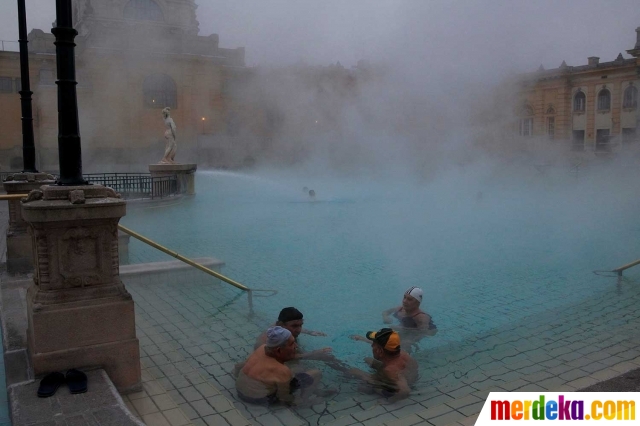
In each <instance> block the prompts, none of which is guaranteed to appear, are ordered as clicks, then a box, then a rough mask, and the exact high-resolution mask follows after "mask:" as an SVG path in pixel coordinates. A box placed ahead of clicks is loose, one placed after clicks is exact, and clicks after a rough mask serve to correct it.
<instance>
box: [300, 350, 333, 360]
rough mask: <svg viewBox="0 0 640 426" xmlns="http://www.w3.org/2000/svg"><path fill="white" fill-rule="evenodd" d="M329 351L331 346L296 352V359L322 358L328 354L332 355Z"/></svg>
mask: <svg viewBox="0 0 640 426" xmlns="http://www.w3.org/2000/svg"><path fill="white" fill-rule="evenodd" d="M331 351H332V349H331V348H322V349H316V350H315V351H310V352H302V353H297V354H296V359H315V360H323V359H326V358H327V357H329V356H333V355H332V354H331Z"/></svg>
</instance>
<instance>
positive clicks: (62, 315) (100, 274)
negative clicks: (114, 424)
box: [22, 185, 141, 392]
mask: <svg viewBox="0 0 640 426" xmlns="http://www.w3.org/2000/svg"><path fill="white" fill-rule="evenodd" d="M22 211H23V217H24V219H25V221H26V222H27V223H28V224H29V232H30V234H31V236H32V243H33V247H34V260H35V265H34V267H35V268H34V277H33V284H32V285H31V286H30V287H29V289H28V290H27V321H28V328H27V347H28V351H29V358H30V360H31V365H32V367H33V370H34V374H35V375H36V376H38V375H41V374H45V373H48V372H51V371H65V370H67V369H70V368H87V367H94V366H99V367H102V368H104V369H105V371H106V372H107V374H108V375H109V377H110V378H111V380H112V381H113V383H114V384H115V385H116V387H117V388H118V390H119V391H121V392H129V391H133V390H136V389H139V388H140V383H141V382H140V348H139V343H138V339H137V338H136V329H135V314H134V304H133V299H132V298H131V295H130V294H129V293H128V292H127V290H126V289H125V287H124V284H123V283H122V281H121V280H120V275H119V262H118V221H119V220H120V218H121V217H122V216H124V215H125V213H126V203H125V202H124V201H123V200H121V199H120V198H119V196H118V195H117V194H116V193H115V192H114V191H113V189H111V188H106V187H103V186H100V185H86V186H43V187H42V189H41V190H35V191H32V192H31V193H30V194H29V197H28V198H27V199H26V200H23V201H22Z"/></svg>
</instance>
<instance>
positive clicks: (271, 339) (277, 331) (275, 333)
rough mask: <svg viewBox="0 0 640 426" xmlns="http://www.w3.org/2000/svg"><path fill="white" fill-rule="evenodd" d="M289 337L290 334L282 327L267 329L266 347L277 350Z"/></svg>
mask: <svg viewBox="0 0 640 426" xmlns="http://www.w3.org/2000/svg"><path fill="white" fill-rule="evenodd" d="M289 337H291V332H290V331H289V330H287V329H286V328H284V327H280V326H279V325H276V326H274V327H269V328H268V329H267V343H266V344H267V347H268V348H277V347H278V346H282V345H283V344H284V343H285V342H286V341H287V340H289Z"/></svg>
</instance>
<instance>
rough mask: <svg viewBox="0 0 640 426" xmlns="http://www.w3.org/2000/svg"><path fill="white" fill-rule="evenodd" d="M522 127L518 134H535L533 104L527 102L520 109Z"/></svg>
mask: <svg viewBox="0 0 640 426" xmlns="http://www.w3.org/2000/svg"><path fill="white" fill-rule="evenodd" d="M520 117H522V118H521V119H520V127H519V129H518V134H519V135H520V136H533V108H531V105H528V104H525V105H524V106H523V107H522V109H521V110H520Z"/></svg>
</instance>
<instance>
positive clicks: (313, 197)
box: [309, 189, 316, 199]
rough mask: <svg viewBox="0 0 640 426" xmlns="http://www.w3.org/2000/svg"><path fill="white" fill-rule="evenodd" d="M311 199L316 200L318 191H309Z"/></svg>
mask: <svg viewBox="0 0 640 426" xmlns="http://www.w3.org/2000/svg"><path fill="white" fill-rule="evenodd" d="M309 197H311V199H315V198H316V191H314V190H313V189H310V190H309Z"/></svg>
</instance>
